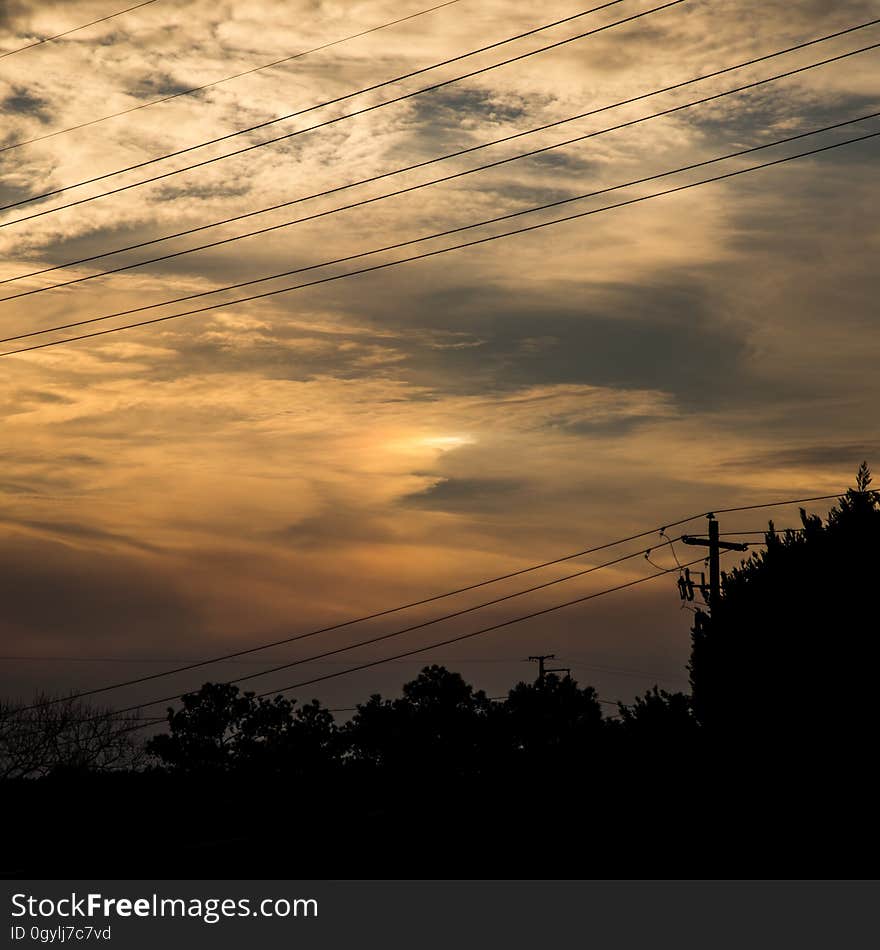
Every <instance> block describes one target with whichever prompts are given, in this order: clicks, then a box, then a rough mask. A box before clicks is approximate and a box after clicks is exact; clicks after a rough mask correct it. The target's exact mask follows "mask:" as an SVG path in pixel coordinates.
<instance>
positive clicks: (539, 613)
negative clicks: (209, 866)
mask: <svg viewBox="0 0 880 950" xmlns="http://www.w3.org/2000/svg"><path fill="white" fill-rule="evenodd" d="M702 560H703V558H701V557H700V558H696V559H695V560H694V561H691V562H689V563H688V564H687V565H685V566H690V565H692V564H698V563H699V562H700V561H702ZM674 572H675V569H673V570H671V571H658V572H657V573H656V574H649V575H648V576H647V577H640V578H636V579H635V580H632V581H628V582H627V583H625V584H619V585H617V586H616V587H609V588H605V589H604V590H600V591H594V592H593V593H591V594H586V595H584V596H582V597H577V598H575V599H574V600H568V601H565V602H564V603H561V604H554V605H552V606H550V607H544V608H542V609H541V610H536V611H533V612H532V613H528V614H523V615H521V616H519V617H513V618H510V619H508V620H503V621H501V622H500V623H496V624H492V625H491V626H487V627H481V628H480V629H479V630H472V631H470V632H468V633H463V634H459V635H457V636H455V637H450V638H448V639H446V640H440V641H437V642H436V643H431V644H428V645H427V646H422V647H416V648H414V649H412V650H406V651H404V652H403V653H398V654H395V655H394V656H390V657H383V658H382V659H378V660H371V661H369V662H367V663H362V664H360V665H359V666H352V667H347V668H346V669H344V670H337V671H335V672H333V673H325V674H324V675H323V676H316V677H313V678H312V679H310V680H303V681H301V682H299V683H293V684H291V685H290V686H282V687H281V688H279V689H271V690H266V691H265V692H262V693H256V694H255V695H256V698H257V699H262V698H264V697H266V696H277V695H279V694H281V693H285V692H287V691H288V690H291V689H298V688H299V687H302V686H311V685H313V684H315V683H322V682H324V681H325V680H330V679H336V678H337V677H339V676H347V675H348V674H349V673H357V672H360V671H361V670H366V669H371V668H372V667H374V666H381V665H383V664H385V663H389V662H391V661H393V660H401V659H404V658H406V657H410V656H415V655H417V654H419V653H426V652H428V651H430V650H436V649H438V648H439V647H444V646H448V645H449V644H451V643H460V642H461V641H463V640H469V639H472V638H473V637H477V636H481V635H483V634H486V633H490V632H492V631H494V630H500V629H502V628H504V627H509V626H512V625H513V624H516V623H521V622H523V621H525V620H531V619H533V618H535V617H541V616H544V615H546V614H549V613H553V612H554V611H557V610H561V609H562V608H564V607H572V606H574V605H575V604H581V603H585V602H587V601H590V600H595V599H596V598H597V597H603V596H604V595H606V594H612V593H615V592H617V591H620V590H626V589H628V588H630V587H635V586H637V585H638V584H644V583H646V582H647V581H651V580H654V579H656V578H658V577H664V576H666V575H667V574H670V573H674ZM234 682H240V680H237V681H234ZM229 685H233V682H232V681H230V683H229ZM80 695H85V694H80ZM69 698H79V697H78V696H75V697H69ZM179 698H180V694H176V695H174V696H172V697H169V698H166V699H156V700H152V701H150V702H146V703H140V704H138V705H136V706H130V707H125V708H123V709H120V710H116V712H117V713H118V714H123V713H126V712H130V711H133V710H140V709H143V708H145V707H147V706H154V705H158V704H159V703H163V702H173V701H175V700H177V699H179ZM31 708H34V707H28V706H25V707H23V708H22V709H19V710H17V712H24V711H25V710H27V709H31ZM94 718H95V720H97V719H103V718H105V716H103V715H102V716H96V717H94ZM134 728H143V727H142V726H139V727H134Z"/></svg>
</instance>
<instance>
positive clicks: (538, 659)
mask: <svg viewBox="0 0 880 950" xmlns="http://www.w3.org/2000/svg"><path fill="white" fill-rule="evenodd" d="M555 659H556V654H555V653H542V654H540V655H539V656H530V657H529V663H537V664H538V685H539V686H540V685H543V683H544V674H545V673H546V672H547V670H545V669H544V661H545V660H555Z"/></svg>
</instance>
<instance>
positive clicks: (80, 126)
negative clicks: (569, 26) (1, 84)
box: [0, 0, 461, 152]
mask: <svg viewBox="0 0 880 950" xmlns="http://www.w3.org/2000/svg"><path fill="white" fill-rule="evenodd" d="M150 2H151V3H152V2H155V0H150ZM460 2H461V0H445V2H444V3H438V4H436V5H435V6H433V7H428V8H427V9H425V10H419V11H417V12H416V13H410V14H407V15H406V16H402V17H398V18H397V19H396V20H388V21H387V22H386V23H380V24H378V25H377V26H371V27H370V28H369V29H366V30H361V31H360V32H358V33H351V34H349V35H348V36H342V37H340V38H339V39H338V40H332V41H330V42H329V43H322V44H321V45H320V46H313V47H312V48H311V49H306V50H301V51H300V52H299V53H294V54H293V55H291V56H285V57H284V58H283V59H276V60H273V62H271V63H264V64H263V65H262V66H254V67H252V68H250V69H245V70H243V71H242V72H239V73H234V74H233V75H231V76H224V77H223V78H222V79H214V80H212V81H211V82H206V83H202V85H200V86H193V87H191V88H190V89H183V90H181V91H180V92H173V93H171V94H170V95H167V96H161V97H160V98H158V99H151V100H150V101H149V102H141V103H139V104H138V105H136V106H131V107H130V108H128V109H121V110H120V111H119V112H111V113H110V114H109V115H103V116H100V117H99V118H97V119H89V120H88V121H86V122H79V123H78V124H77V125H70V126H68V127H67V128H64V129H56V130H55V131H54V132H46V133H45V134H44V135H36V136H34V137H33V138H29V139H23V140H22V141H20V142H13V143H12V144H11V145H3V146H0V152H7V151H9V150H11V149H14V148H21V147H22V146H24V145H32V144H33V143H35V142H43V141H45V140H46V139H51V138H54V137H55V136H57V135H64V134H65V133H67V132H76V131H77V130H78V129H85V128H87V127H88V126H92V125H97V124H98V123H99V122H105V121H106V120H107V119H116V118H118V117H119V116H123V115H129V114H130V113H132V112H139V111H140V110H141V109H148V108H149V107H150V106H155V105H159V104H160V103H163V102H170V101H171V100H172V99H179V98H180V97H181V96H191V95H193V93H196V92H203V91H204V90H205V89H211V88H213V87H214V86H219V85H221V84H222V83H225V82H231V81H232V80H233V79H241V78H242V77H243V76H250V75H252V74H253V73H258V72H260V71H262V70H264V69H271V68H272V67H274V66H281V65H282V64H284V63H289V62H292V61H293V60H295V59H301V58H302V57H304V56H309V55H311V54H312V53H318V52H320V51H321V50H325V49H329V48H330V47H331V46H339V45H340V44H341V43H347V42H348V41H350V40H356V39H359V38H360V37H362V36H367V35H368V34H370V33H378V32H379V31H380V30H386V29H388V28H389V27H392V26H397V25H398V24H400V23H405V22H406V21H407V20H414V19H416V18H417V17H421V16H425V14H428V13H433V12H434V11H435V10H442V9H443V7H450V6H452V5H453V4H455V3H460ZM0 58H2V57H0Z"/></svg>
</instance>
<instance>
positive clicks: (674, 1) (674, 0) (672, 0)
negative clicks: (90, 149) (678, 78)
mask: <svg viewBox="0 0 880 950" xmlns="http://www.w3.org/2000/svg"><path fill="white" fill-rule="evenodd" d="M621 2H622V0H610V2H608V3H605V4H602V6H599V7H593V8H592V9H590V10H585V11H583V12H581V13H578V14H575V15H574V16H572V17H567V18H566V19H568V20H571V19H575V18H576V17H579V16H586V15H587V14H588V13H594V12H595V11H596V10H602V9H604V8H605V7H608V6H612V5H613V4H615V3H621ZM685 2H686V0H667V2H666V3H663V4H661V5H660V6H657V7H652V8H651V9H649V10H643V11H641V12H640V13H636V14H633V15H632V16H629V17H625V18H624V19H622V20H615V21H614V22H613V23H608V24H605V25H604V26H600V27H596V28H595V29H592V30H587V31H586V32H584V33H579V34H577V35H576V36H570V37H567V38H566V39H564V40H558V41H557V42H555V43H551V44H549V45H548V46H542V47H540V48H538V49H535V50H530V51H528V52H525V53H520V54H519V55H518V56H513V57H510V58H509V59H505V60H502V61H501V62H499V63H492V64H490V65H488V66H483V67H482V68H480V69H475V70H472V71H471V72H469V73H465V74H464V75H461V76H455V77H453V78H451V79H445V80H443V81H442V82H438V83H434V84H433V85H430V86H424V87H422V88H421V89H416V90H413V91H412V92H408V93H404V94H403V95H400V96H396V97H395V98H393V99H387V100H385V101H384V102H377V103H374V104H373V105H371V106H365V107H363V108H361V109H357V110H355V111H354V112H347V113H344V114H343V115H340V116H336V117H334V118H332V119H326V120H324V121H323V122H319V123H317V124H315V125H311V126H307V127H305V128H303V129H297V130H295V131H293V132H288V133H286V134H285V135H280V136H277V137H276V138H274V139H266V140H265V141H263V142H255V143H253V144H252V145H247V146H244V147H243V148H240V149H237V150H236V151H233V152H227V153H225V154H223V155H215V156H214V157H213V158H207V159H203V160H202V161H200V162H195V163H194V164H192V165H185V166H183V167H181V168H176V169H172V170H170V171H167V172H162V173H161V174H159V175H154V176H153V177H152V178H145V179H143V180H142V181H138V182H132V183H130V184H128V185H120V186H119V187H117V188H113V189H110V190H108V191H105V192H100V193H98V194H96V195H91V196H89V197H87V198H80V199H79V200H78V201H72V202H69V203H68V204H65V205H58V206H57V207H54V208H47V209H45V210H43V211H37V212H34V213H33V214H30V215H27V216H24V217H21V218H15V219H13V220H12V221H4V222H3V223H2V224H0V227H9V226H10V225H13V224H19V223H21V222H22V221H30V220H32V219H34V218H39V217H41V216H43V215H46V214H52V213H54V212H56V211H62V210H64V209H66V208H72V207H75V206H77V205H81V204H85V203H87V202H89V201H94V200H96V199H97V198H105V197H107V196H108V195H115V194H118V193H119V192H122V191H128V190H129V189H131V188H138V187H140V186H141V185H147V184H150V183H152V182H155V181H160V180H162V179H165V178H169V177H171V176H173V175H179V174H181V173H182V172H186V171H190V170H192V169H194V168H202V167H204V166H205V165H211V164H213V163H214V162H219V161H222V160H224V159H226V158H232V157H233V156H235V155H242V154H244V153H246V152H251V151H253V150H254V149H258V148H263V147H264V146H266V145H273V144H275V143H276V142H281V141H284V140H286V139H290V138H293V137H294V136H297V135H302V134H304V133H305V132H312V131H314V130H315V129H321V128H325V127H327V126H329V125H334V124H335V123H337V122H342V121H344V120H345V119H350V118H353V117H354V116H358V115H364V114H365V113H367V112H373V111H374V110H376V109H381V108H383V107H385V106H388V105H393V104H394V103H397V102H403V101H405V100H408V99H412V98H413V97H415V96H419V95H422V93H425V92H431V91H433V90H435V89H440V88H443V87H444V86H448V85H451V84H452V83H456V82H461V81H462V80H464V79H470V78H471V77H473V76H479V75H482V74H483V73H487V72H490V71H491V70H493V69H498V68H500V67H501V66H507V65H509V64H510V63H515V62H519V61H520V60H523V59H527V58H528V57H530V56H536V55H538V54H539V53H545V52H547V51H548V50H551V49H557V48H558V47H560V46H564V45H566V44H567V43H573V42H575V41H576V40H581V39H584V38H585V37H588V36H594V35H595V34H597V33H602V32H604V31H605V30H610V29H613V28H614V27H616V26H621V25H622V24H625V23H630V22H633V21H635V20H639V19H641V18H642V17H646V16H649V15H651V14H652V13H657V12H659V11H661V10H665V9H668V8H669V7H673V6H677V5H678V4H680V3H685ZM562 22H565V21H564V20H559V21H556V22H554V23H550V24H547V25H545V26H542V27H538V28H537V29H535V30H531V31H529V32H528V33H522V34H519V35H518V36H514V37H510V38H508V39H506V40H501V41H499V42H498V43H493V44H490V45H489V46H484V47H481V48H480V49H477V50H472V51H471V52H469V53H463V54H461V55H459V56H455V57H453V58H451V59H447V60H443V62H441V63H434V64H433V65H431V66H425V67H422V68H421V69H418V70H415V71H413V72H410V73H407V74H406V75H404V76H396V77H395V78H394V79H388V80H385V81H384V82H381V83H377V84H375V85H372V86H367V87H365V88H363V89H358V90H356V91H355V92H351V93H347V94H346V95H344V96H338V97H337V98H335V99H330V100H327V101H326V102H321V103H318V104H317V105H313V106H309V107H308V108H306V109H301V110H299V111H298V112H292V113H290V114H289V115H284V116H279V117H278V118H276V119H271V120H269V121H267V122H262V123H260V124H258V125H255V126H250V127H249V128H247V129H240V130H238V131H237V132H229V133H227V134H226V135H222V136H219V137H217V138H214V139H210V140H209V141H206V142H200V143H198V144H197V145H190V146H187V147H186V148H182V149H177V150H176V151H174V152H168V153H167V154H165V155H159V156H157V157H155V158H150V159H147V160H145V161H143V162H136V163H134V164H132V165H127V166H125V167H124V168H118V169H116V170H115V171H112V172H106V173H104V174H102V175H97V176H95V177H93V178H88V179H84V180H83V181H78V182H74V183H73V184H70V185H63V186H61V187H60V188H55V189H52V190H51V191H46V192H43V193H42V194H39V195H30V196H29V197H27V198H22V199H20V200H18V201H14V202H12V203H11V204H6V205H2V206H0V211H7V210H9V209H10V208H17V207H19V206H21V205H25V204H30V203H31V202H34V201H41V200H43V199H45V198H50V197H52V196H53V195H58V194H61V193H63V192H65V191H70V190H72V189H74V188H80V187H82V186H84V185H90V184H94V183H95V182H99V181H104V180H105V179H107V178H113V177H115V176H116V175H121V174H123V173H124V172H129V171H134V170H136V169H139V168H144V167H146V166H148V165H153V164H155V163H156V162H161V161H164V160H165V159H168V158H174V157H176V156H178V155H182V154H185V153H187V152H191V151H194V150H196V149H199V148H204V147H206V146H208V145H214V144H216V143H217V142H222V141H224V140H225V139H229V138H233V137H234V136H237V135H243V134H245V133H248V132H252V131H254V130H255V129H260V128H264V127H265V126H267V125H271V124H272V123H274V122H281V121H284V120H286V119H290V118H294V117H295V116H298V115H303V114H304V113H306V112H312V111H314V110H315V109H320V108H323V107H324V106H328V105H333V104H335V103H338V102H342V101H344V100H346V99H351V98H352V97H354V96H359V95H362V94H363V93H366V92H371V91H373V90H375V89H379V88H381V87H382V86H387V85H390V84H392V83H396V82H400V81H401V80H403V79H407V78H409V77H411V76H415V75H419V74H420V73H424V72H427V71H429V70H432V69H437V68H438V67H439V66H445V65H447V64H448V63H453V62H456V61H458V60H461V59H465V58H467V57H469V56H475V55H477V54H478V53H482V52H485V51H486V50H489V49H493V48H494V47H496V46H501V45H503V44H505V43H510V42H513V41H514V40H518V39H521V38H522V37H523V36H529V35H531V34H532V33H538V32H540V31H541V30H546V29H549V28H550V27H552V26H556V25H557V24H558V23H562Z"/></svg>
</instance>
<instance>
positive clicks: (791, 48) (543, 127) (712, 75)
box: [0, 19, 880, 286]
mask: <svg viewBox="0 0 880 950" xmlns="http://www.w3.org/2000/svg"><path fill="white" fill-rule="evenodd" d="M877 23H880V19H876V20H869V21H868V22H866V23H861V24H858V25H857V26H852V27H849V28H847V29H845V30H839V31H838V32H836V33H829V34H826V35H825V36H820V37H816V38H814V39H811V40H806V41H805V42H802V43H798V44H797V45H795V46H789V47H786V48H785V49H781V50H777V51H775V52H773V53H767V54H765V55H763V56H758V57H756V58H753V59H749V60H745V61H744V62H741V63H736V64H734V65H732V66H725V67H724V68H722V69H717V70H714V71H713V72H709V73H703V74H701V75H699V76H694V77H692V78H691V79H686V80H683V81H681V82H677V83H673V84H672V85H668V86H662V87H660V88H659V89H654V90H651V91H649V92H645V93H641V94H639V95H637V96H632V97H630V98H629V99H622V100H618V101H617V102H613V103H610V104H608V105H604V106H600V107H598V108H596V109H591V110H590V111H588V112H581V113H579V114H578V115H574V116H570V117H568V118H565V119H558V120H556V121H553V122H548V123H546V124H544V125H540V126H537V127H535V128H532V129H526V130H525V131H521V132H514V133H512V134H510V135H505V136H503V137H501V138H497V139H493V140H491V141H489V142H482V143H480V144H478V145H471V146H468V147H467V148H462V149H458V150H457V151H454V152H449V153H447V154H445V155H440V156H437V157H435V158H429V159H426V160H423V161H420V162H415V163H413V164H411V165H406V166H404V167H402V168H397V169H393V170H392V171H388V172H383V173H381V174H379V175H373V176H371V177H369V178H362V179H360V180H358V181H353V182H348V183H347V184H344V185H338V186H336V187H334V188H329V189H327V190H325V191H319V192H314V193H312V194H310V195H304V196H302V197H299V198H294V199H292V200H290V201H284V202H280V203H279V204H274V205H269V206H268V207H265V208H260V209H258V210H255V211H248V212H244V213H242V214H238V215H233V216H231V217H228V218H223V219H221V220H219V221H213V222H211V223H209V224H203V225H199V226H197V227H192V228H187V229H185V230H182V231H176V232H174V233H172V234H166V235H163V236H162V237H158V238H152V239H151V240H148V241H140V242H138V243H136V244H128V245H125V246H122V247H117V248H114V249H113V250H110V251H105V252H103V253H101V254H93V255H91V256H90V257H83V258H79V259H78V260H74V261H67V262H66V263H64V264H55V265H53V266H51V267H44V268H41V269H40V270H36V271H30V272H29V273H26V274H19V275H18V276H16V277H7V278H4V279H2V280H0V284H7V283H11V282H13V281H19V280H25V279H26V278H29V277H37V276H39V275H41V274H47V273H50V272H51V271H56V270H62V269H65V268H68V267H76V266H77V265H79V264H87V263H89V262H91V261H95V260H100V259H101V258H102V257H109V256H111V255H114V254H121V253H123V252H125V251H134V250H138V249H139V248H142V247H149V246H150V245H152V244H158V243H160V242H162V241H170V240H173V239H174V238H179V237H185V236H186V235H188V234H195V233H197V232H199V231H204V230H207V229H209V228H214V227H220V226H221V225H225V224H232V223H233V222H235V221H241V220H244V219H245V218H251V217H254V216H256V215H260V214H265V213H267V212H269V211H277V210H279V209H281V208H286V207H290V206H291V205H294V204H299V203H301V202H303V201H309V200H311V199H313V198H323V197H326V196H328V195H331V194H335V193H337V192H340V191H345V190H347V189H350V188H355V187H358V186H360V185H367V184H372V183H373V182H376V181H380V180H382V179H384V178H389V177H391V176H393V175H399V174H403V173H405V172H410V171H414V170H416V169H419V168H424V167H426V166H428V165H433V164H435V163H437V162H442V161H446V160H447V159H451V158H458V157H460V156H462V155H467V154H470V153H471V152H476V151H480V150H482V149H485V148H490V147H492V146H494V145H500V144H503V143H505V142H509V141H513V140H514V139H518V138H522V137H523V136H526V135H533V134H535V133H537V132H543V131H546V130H547V129H550V128H555V127H557V126H559V125H565V124H567V123H570V122H574V121H577V120H579V119H585V118H588V117H590V116H593V115H597V114H599V113H601V112H607V111H609V110H611V109H617V108H619V107H621V106H625V105H631V104H633V103H636V102H640V101H642V100H644V99H648V98H652V97H654V96H657V95H661V94H663V93H666V92H672V91H674V90H677V89H681V88H683V87H685V86H689V85H692V84H694V83H697V82H703V81H704V80H706V79H712V78H715V77H718V76H721V75H724V74H725V73H729V72H733V71H735V70H738V69H743V68H745V67H747V66H753V65H755V64H756V63H760V62H764V61H766V60H768V59H773V58H775V57H777V56H783V55H786V54H788V53H792V52H795V51H797V50H801V49H804V48H806V47H808V46H813V45H815V44H817V43H824V42H826V41H828V40H831V39H836V38H838V37H840V36H844V35H845V34H848V33H852V32H855V31H857V30H862V29H865V28H866V27H869V26H873V25H875V24H877ZM875 45H876V44H874V45H872V46H866V47H862V48H861V49H858V50H853V51H851V52H849V53H844V54H842V56H840V57H832V58H831V59H826V60H822V61H821V62H819V63H812V64H810V65H808V66H804V67H801V68H799V69H794V70H790V71H788V72H784V73H780V74H778V75H777V76H774V77H771V78H770V79H765V80H759V81H757V82H755V83H749V84H746V85H744V86H740V87H737V89H735V90H730V92H728V93H722V95H730V94H732V93H733V92H738V91H741V90H745V89H749V88H752V87H753V86H757V85H761V84H763V83H765V82H770V81H773V80H775V79H781V78H784V77H787V76H791V75H794V74H795V73H798V72H803V71H805V70H808V69H814V68H816V67H817V66H823V65H825V64H827V63H831V62H834V61H836V60H837V59H838V58H841V59H842V58H845V57H847V56H852V55H856V54H858V53H862V52H867V51H868V50H870V49H874V48H875ZM710 98H712V97H707V98H706V99H701V100H697V101H696V102H693V103H691V105H697V104H700V103H702V102H704V101H709V99H710ZM96 276H100V275H96ZM59 286H61V285H59Z"/></svg>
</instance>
